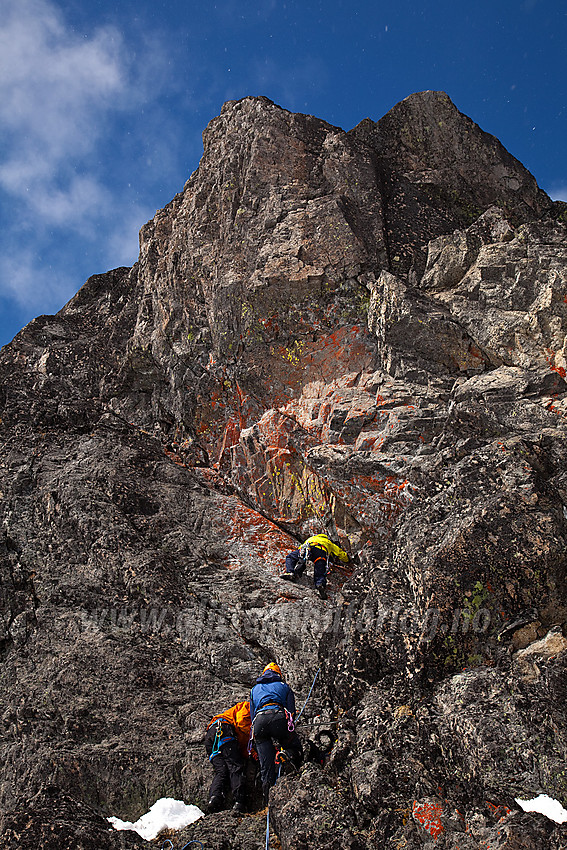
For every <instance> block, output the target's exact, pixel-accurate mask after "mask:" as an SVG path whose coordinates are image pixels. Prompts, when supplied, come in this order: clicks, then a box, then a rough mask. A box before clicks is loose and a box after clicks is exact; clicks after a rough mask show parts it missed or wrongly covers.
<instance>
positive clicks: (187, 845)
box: [161, 838, 204, 850]
mask: <svg viewBox="0 0 567 850" xmlns="http://www.w3.org/2000/svg"><path fill="white" fill-rule="evenodd" d="M166 844H169V846H170V848H171V850H175V847H174V846H173V841H171V839H170V838H166V840H165V842H164V843H163V844H162V845H161V850H164V848H165V845H166ZM190 844H199V845H200V847H201V850H204V847H203V844H202V842H201V841H197V840H196V839H193V841H188V842H187V844H184V845H183V847H182V848H181V850H185V848H186V847H189V845H190Z"/></svg>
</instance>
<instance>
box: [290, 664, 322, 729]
mask: <svg viewBox="0 0 567 850" xmlns="http://www.w3.org/2000/svg"><path fill="white" fill-rule="evenodd" d="M320 672H321V668H320V667H319V669H318V670H317V672H316V673H315V678H314V679H313V684H312V685H311V688H310V689H309V693H308V694H307V699H306V700H305V702H304V703H303V708H302V709H301V711H300V712H299V714H298V715H297V720H296V721H295V723H296V725H297V723H298V722H299V718H300V717H301V715H302V714H303V712H304V711H305V706H306V705H307V703H308V702H309V697H310V696H311V694H312V693H313V688H314V687H315V682H316V681H317V676H318V675H319V673H320Z"/></svg>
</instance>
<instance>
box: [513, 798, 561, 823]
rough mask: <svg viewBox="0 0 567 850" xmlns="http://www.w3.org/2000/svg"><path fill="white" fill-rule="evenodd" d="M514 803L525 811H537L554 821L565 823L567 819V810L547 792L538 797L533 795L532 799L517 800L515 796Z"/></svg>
mask: <svg viewBox="0 0 567 850" xmlns="http://www.w3.org/2000/svg"><path fill="white" fill-rule="evenodd" d="M516 803H517V804H518V805H519V806H521V807H522V809H523V810H524V811H525V812H539V813H540V814H541V815H545V816H546V818H549V819H550V820H554V821H555V822H556V823H565V821H567V811H566V810H565V809H564V808H563V806H562V805H561V803H560V802H559V801H558V800H554V799H553V798H552V797H548V796H547V794H540V795H539V797H534V799H533V800H518V798H517V797H516Z"/></svg>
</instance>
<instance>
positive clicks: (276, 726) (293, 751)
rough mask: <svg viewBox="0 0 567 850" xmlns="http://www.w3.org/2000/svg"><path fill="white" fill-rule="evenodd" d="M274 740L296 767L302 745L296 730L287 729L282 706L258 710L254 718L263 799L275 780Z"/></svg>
mask: <svg viewBox="0 0 567 850" xmlns="http://www.w3.org/2000/svg"><path fill="white" fill-rule="evenodd" d="M274 741H277V743H278V744H279V745H280V747H282V748H283V749H284V750H285V751H286V753H287V754H288V755H289V756H290V758H291V760H292V762H293V764H294V765H295V766H296V767H299V766H300V765H301V762H302V760H303V747H302V745H301V741H300V740H299V736H298V734H297V732H295V731H293V732H291V731H290V730H289V729H288V721H287V717H286V713H285V711H284V710H283V708H277V709H268V710H267V711H260V712H258V714H257V715H256V717H255V718H254V743H255V744H256V752H257V753H258V761H259V762H260V777H261V779H262V790H263V792H264V800H265V801H267V797H268V792H269V790H270V788H271V787H272V785H274V784H275V782H276V761H275V759H276V748H275V746H274Z"/></svg>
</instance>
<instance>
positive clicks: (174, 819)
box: [107, 797, 205, 841]
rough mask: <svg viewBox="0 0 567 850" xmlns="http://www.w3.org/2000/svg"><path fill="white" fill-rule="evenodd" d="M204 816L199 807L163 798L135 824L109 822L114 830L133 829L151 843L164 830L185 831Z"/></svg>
mask: <svg viewBox="0 0 567 850" xmlns="http://www.w3.org/2000/svg"><path fill="white" fill-rule="evenodd" d="M204 814H205V813H204V812H202V811H201V809H199V808H198V806H187V805H186V804H185V803H183V802H182V801H181V800H173V799H172V798H171V797H162V799H161V800H158V801H157V802H156V803H154V804H153V806H152V807H151V809H150V810H149V812H146V814H145V815H142V817H141V818H138V820H137V821H136V822H135V823H130V822H129V821H123V820H120V818H107V820H108V821H109V822H110V823H111V824H112V826H113V827H114V829H131V830H133V832H137V833H138V835H139V836H141V837H142V838H145V840H146V841H151V840H152V839H153V838H156V837H157V836H158V835H159V833H160V832H161V831H162V829H183V828H184V827H186V826H189V824H190V823H194V821H196V820H199V818H202V817H204Z"/></svg>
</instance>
